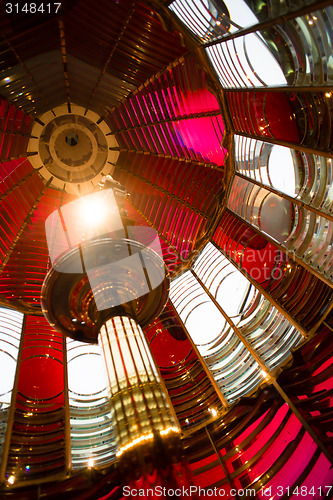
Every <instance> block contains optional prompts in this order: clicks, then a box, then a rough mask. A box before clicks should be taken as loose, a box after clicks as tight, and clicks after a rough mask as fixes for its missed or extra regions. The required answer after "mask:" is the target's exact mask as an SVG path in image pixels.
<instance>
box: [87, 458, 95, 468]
mask: <svg viewBox="0 0 333 500" xmlns="http://www.w3.org/2000/svg"><path fill="white" fill-rule="evenodd" d="M94 463H95V462H94V460H93V459H92V458H89V460H88V467H93V466H94Z"/></svg>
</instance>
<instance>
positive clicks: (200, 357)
mask: <svg viewBox="0 0 333 500" xmlns="http://www.w3.org/2000/svg"><path fill="white" fill-rule="evenodd" d="M169 304H170V306H171V308H172V311H173V313H174V315H175V316H176V318H177V319H178V321H179V323H180V325H181V327H182V329H183V331H184V333H185V335H186V337H187V339H188V340H189V342H190V344H191V346H192V349H193V350H194V352H195V354H196V355H197V358H198V360H199V361H200V363H201V365H202V367H203V369H204V371H205V373H206V376H207V378H208V379H209V381H210V383H211V384H212V386H213V387H214V389H215V392H216V394H217V396H218V398H219V399H220V401H221V403H222V405H223V406H224V408H227V407H228V406H229V405H228V402H227V400H226V399H225V397H224V395H223V393H222V391H221V389H220V388H219V386H218V384H217V382H216V380H215V379H214V377H213V375H212V374H211V371H210V370H209V368H208V366H207V364H206V362H205V360H204V359H203V357H202V356H201V354H200V352H199V350H198V348H197V346H196V345H195V343H194V342H193V340H192V338H191V335H190V334H189V332H188V330H187V328H186V326H185V324H184V323H183V320H182V319H181V317H180V316H179V314H178V312H177V310H176V308H175V307H174V305H173V303H172V302H171V300H169Z"/></svg>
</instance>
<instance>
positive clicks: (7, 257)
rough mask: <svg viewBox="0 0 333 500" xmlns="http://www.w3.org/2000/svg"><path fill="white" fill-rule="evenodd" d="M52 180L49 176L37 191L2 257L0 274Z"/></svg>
mask: <svg viewBox="0 0 333 500" xmlns="http://www.w3.org/2000/svg"><path fill="white" fill-rule="evenodd" d="M52 180H53V177H50V179H49V180H48V181H47V183H46V184H45V185H44V187H43V189H42V191H41V192H40V193H39V195H38V196H37V198H36V201H35V203H34V204H33V205H32V207H31V209H30V210H29V212H28V215H27V216H26V218H25V219H24V222H23V224H22V226H21V228H20V230H19V231H18V233H17V235H16V236H15V238H14V240H13V243H12V244H11V246H10V248H9V250H8V252H7V255H6V257H5V258H4V260H3V263H2V264H1V266H0V274H1V273H2V272H3V270H4V268H5V267H6V265H7V263H8V261H9V259H10V257H11V255H12V253H13V251H14V249H15V247H16V245H17V243H18V241H19V239H20V237H21V235H22V233H23V231H24V230H25V229H26V227H27V226H28V224H29V221H30V218H31V216H32V214H33V213H34V211H35V210H36V208H37V205H38V203H39V202H40V200H41V199H42V197H43V195H44V193H45V191H46V189H47V188H48V187H49V185H50V184H51V182H52Z"/></svg>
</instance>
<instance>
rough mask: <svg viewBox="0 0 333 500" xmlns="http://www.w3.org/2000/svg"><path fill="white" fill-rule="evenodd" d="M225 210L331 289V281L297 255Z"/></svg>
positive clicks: (229, 210) (332, 283) (233, 213)
mask: <svg viewBox="0 0 333 500" xmlns="http://www.w3.org/2000/svg"><path fill="white" fill-rule="evenodd" d="M226 210H227V211H228V212H229V213H231V214H232V215H233V216H235V217H236V218H237V219H238V220H240V221H241V222H243V223H244V224H246V225H247V226H248V227H250V228H251V229H253V230H254V231H255V232H256V233H258V234H260V235H261V236H262V235H263V234H264V236H265V238H266V239H267V240H268V241H269V242H270V243H272V244H273V245H275V246H276V248H278V249H279V250H281V252H283V253H284V254H285V255H287V256H288V257H289V258H290V259H292V260H294V261H295V262H297V264H299V265H300V266H302V267H303V268H304V269H306V270H307V271H308V272H309V273H311V274H312V275H313V276H316V278H318V279H320V281H322V282H323V283H325V284H326V285H328V286H329V287H330V288H333V282H332V281H330V280H329V279H328V278H326V276H323V275H322V274H320V273H319V272H318V271H317V270H316V269H315V268H314V267H311V266H309V265H308V264H307V263H306V262H304V261H303V260H302V259H300V258H299V257H297V255H296V254H295V253H294V252H291V251H289V250H288V249H287V248H285V247H284V246H282V245H281V244H280V243H278V242H277V241H275V240H274V239H273V238H272V237H271V236H269V235H268V234H267V233H261V232H260V231H259V229H258V228H257V227H256V226H253V225H252V224H250V223H249V222H248V221H246V220H245V219H242V217H240V216H239V215H237V214H236V213H235V212H233V211H232V210H231V209H230V208H228V207H226Z"/></svg>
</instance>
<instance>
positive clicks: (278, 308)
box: [211, 241, 310, 338]
mask: <svg viewBox="0 0 333 500" xmlns="http://www.w3.org/2000/svg"><path fill="white" fill-rule="evenodd" d="M211 244H212V245H213V246H214V247H215V248H216V249H217V250H218V251H219V252H221V254H222V255H224V257H225V258H226V259H228V261H229V262H231V264H233V265H234V266H235V267H236V268H237V269H238V271H239V272H241V273H242V275H243V276H245V278H246V279H247V280H249V282H250V283H251V285H253V286H254V287H255V288H256V289H257V290H258V292H260V293H261V294H262V295H263V296H264V297H265V299H267V300H268V302H269V303H270V304H272V306H274V307H275V308H276V309H277V310H278V311H279V312H280V313H281V314H283V316H284V317H285V318H286V319H287V320H288V321H289V323H290V324H291V325H293V326H294V327H295V328H296V330H298V331H299V333H300V334H301V335H302V336H303V337H304V338H308V337H309V336H310V333H309V332H307V331H306V330H304V328H303V327H302V326H301V325H300V324H299V323H298V322H297V321H295V319H294V318H293V317H292V316H291V315H290V314H289V313H288V311H286V310H285V309H284V308H283V307H282V306H281V305H280V304H279V303H278V302H277V301H276V300H275V299H273V297H271V296H270V294H269V293H268V292H267V291H266V290H265V288H263V287H262V286H261V285H260V284H259V283H257V282H256V281H255V280H254V279H253V278H252V277H251V276H250V275H249V274H248V273H247V272H246V271H245V270H244V269H243V268H242V267H241V266H240V265H239V264H237V262H234V261H233V260H232V259H231V257H230V256H229V255H228V254H227V252H226V251H225V250H223V248H220V247H219V246H218V245H217V244H216V243H215V241H211Z"/></svg>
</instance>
